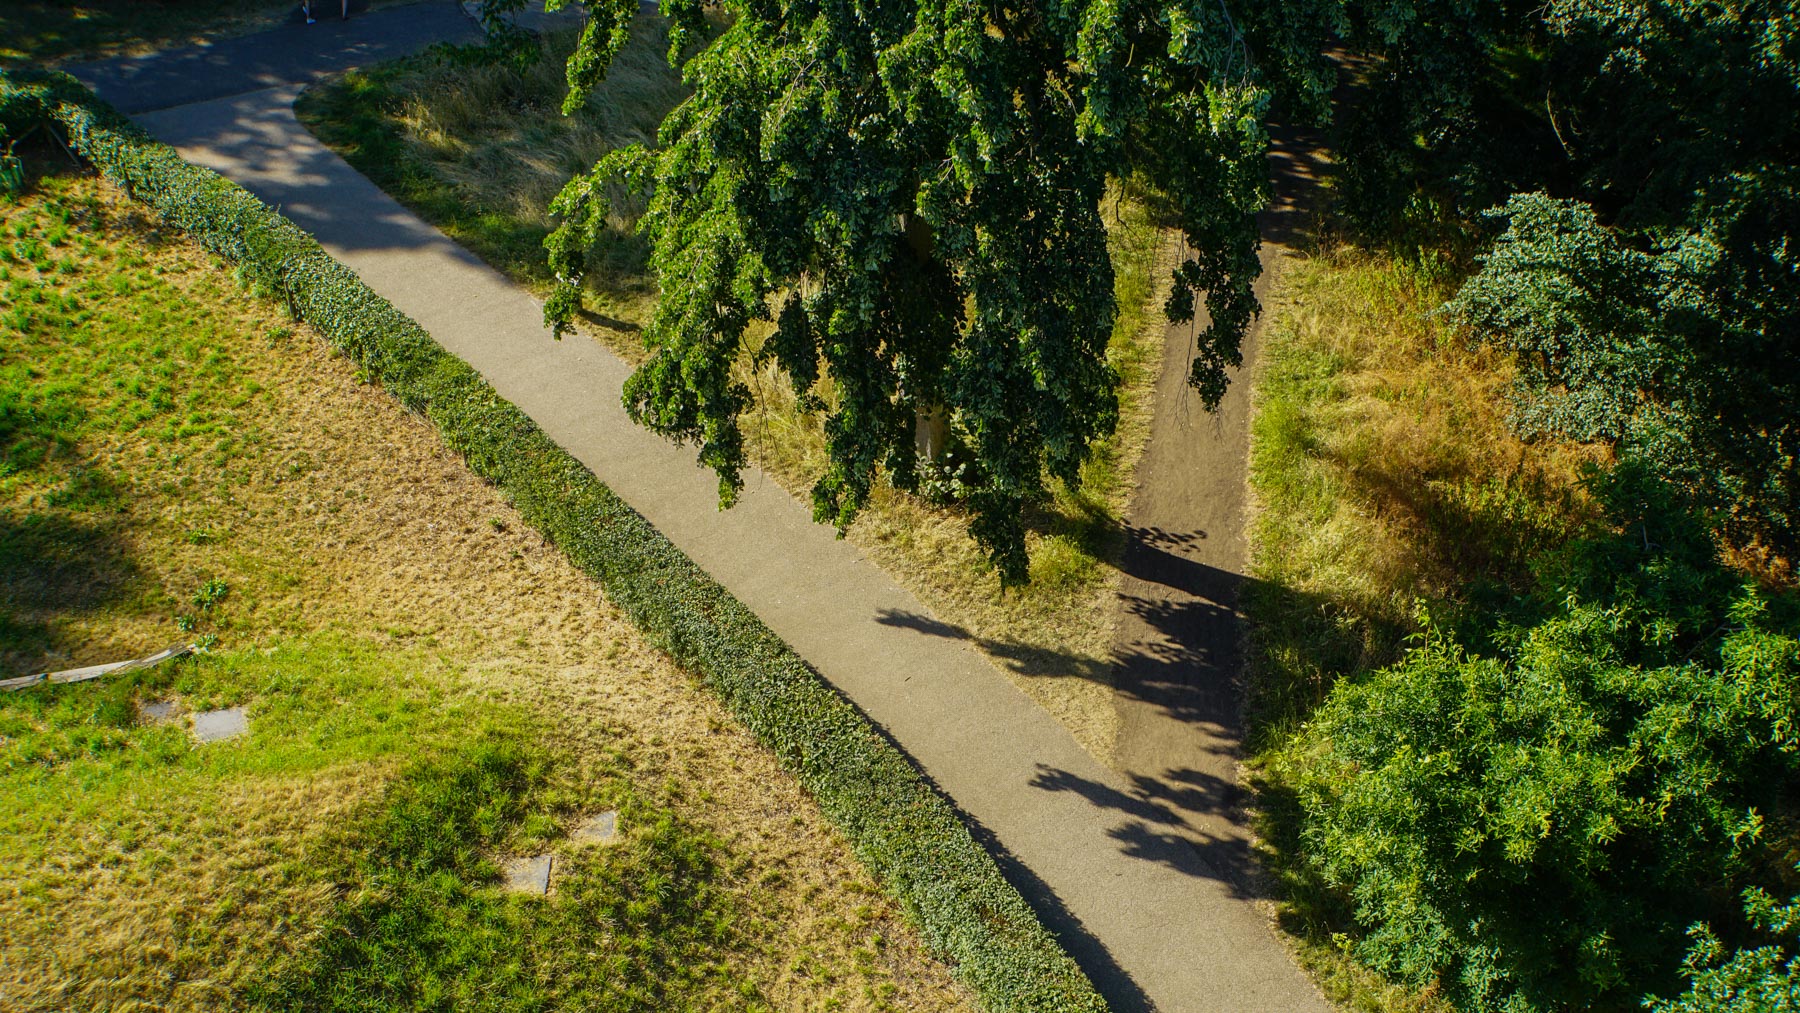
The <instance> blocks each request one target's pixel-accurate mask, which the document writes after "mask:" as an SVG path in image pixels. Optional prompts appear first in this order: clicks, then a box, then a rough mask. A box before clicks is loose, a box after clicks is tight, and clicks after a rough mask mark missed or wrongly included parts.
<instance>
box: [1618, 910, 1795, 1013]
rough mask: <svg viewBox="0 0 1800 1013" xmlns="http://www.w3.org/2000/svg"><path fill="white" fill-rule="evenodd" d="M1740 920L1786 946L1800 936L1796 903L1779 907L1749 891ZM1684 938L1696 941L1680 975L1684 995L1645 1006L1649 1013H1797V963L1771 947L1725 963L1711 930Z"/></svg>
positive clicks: (1703, 929) (1785, 952) (1735, 956)
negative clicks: (1684, 984) (1684, 982)
mask: <svg viewBox="0 0 1800 1013" xmlns="http://www.w3.org/2000/svg"><path fill="white" fill-rule="evenodd" d="M1744 920H1745V921H1746V922H1748V923H1750V925H1751V926H1753V927H1754V928H1755V929H1756V930H1757V931H1759V932H1765V933H1769V934H1771V935H1774V936H1776V937H1779V938H1780V939H1781V940H1782V942H1784V943H1786V942H1787V941H1788V940H1791V939H1793V938H1794V936H1795V935H1796V930H1800V897H1796V898H1794V899H1793V900H1791V901H1789V902H1788V903H1786V904H1777V903H1776V902H1775V898H1773V897H1771V896H1769V894H1768V893H1767V892H1766V891H1763V890H1759V889H1756V888H1754V887H1753V888H1751V889H1749V890H1746V891H1744ZM1688 934H1689V935H1690V936H1692V937H1693V940H1694V945H1693V947H1692V948H1690V949H1689V950H1688V955H1687V961H1686V964H1685V966H1684V967H1683V969H1682V973H1683V974H1684V975H1685V976H1686V977H1687V979H1688V982H1689V984H1688V990H1687V991H1686V992H1684V993H1682V994H1681V995H1679V996H1677V997H1676V998H1674V999H1654V1000H1648V1001H1646V1002H1645V1006H1646V1007H1647V1008H1648V1009H1649V1010H1650V1011H1651V1013H1800V957H1795V956H1794V955H1793V954H1792V952H1791V951H1790V950H1788V949H1784V948H1783V947H1781V946H1776V945H1770V946H1754V947H1748V948H1742V949H1739V950H1737V951H1735V952H1733V953H1732V954H1731V956H1730V958H1729V959H1727V958H1726V956H1725V945H1724V944H1723V943H1721V942H1720V941H1719V937H1718V936H1716V935H1714V934H1713V932H1712V930H1711V929H1710V928H1708V927H1706V926H1704V925H1695V926H1694V927H1693V928H1692V929H1689V930H1688ZM1790 945H1791V944H1790Z"/></svg>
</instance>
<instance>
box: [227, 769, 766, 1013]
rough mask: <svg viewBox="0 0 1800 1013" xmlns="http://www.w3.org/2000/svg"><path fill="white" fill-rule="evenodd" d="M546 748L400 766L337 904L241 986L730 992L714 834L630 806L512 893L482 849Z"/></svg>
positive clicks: (386, 1004) (548, 996)
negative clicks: (599, 839) (534, 894)
mask: <svg viewBox="0 0 1800 1013" xmlns="http://www.w3.org/2000/svg"><path fill="white" fill-rule="evenodd" d="M545 763H546V759H545V758H544V757H541V756H537V755H534V754H532V753H531V752H530V751H528V750H525V749H522V748H521V747H519V746H518V745H516V744H512V743H508V742H496V743H486V744H480V745H474V746H470V747H467V748H465V749H463V750H461V751H460V752H459V753H457V754H455V755H452V756H450V757H447V758H443V759H436V760H431V761H427V762H424V763H419V764H415V765H414V767H413V768H412V769H411V770H409V771H407V772H406V773H404V774H403V775H401V777H400V779H399V780H398V781H397V783H396V784H395V785H394V787H392V788H390V789H389V790H388V792H387V794H386V798H385V799H384V800H383V802H382V804H381V806H380V807H379V808H378V810H377V812H376V813H375V814H374V816H373V818H372V820H371V821H370V822H369V824H368V825H367V827H366V828H364V829H361V830H359V831H356V832H354V833H352V834H351V840H350V841H349V843H350V845H351V846H352V847H353V849H354V851H355V854H356V858H355V861H354V863H353V867H352V868H349V869H346V870H344V871H345V873H346V874H347V876H348V878H349V880H350V885H349V889H348V892H347V893H346V896H345V899H344V901H343V902H342V903H341V904H340V905H339V907H338V909H337V910H336V911H335V912H334V913H333V914H332V915H331V917H330V918H329V919H328V921H327V922H326V924H325V925H324V926H323V927H322V929H321V930H320V932H319V934H318V936H317V937H316V941H315V942H314V943H313V944H312V945H311V946H310V947H309V948H308V949H306V950H304V951H303V952H302V953H300V954H299V955H298V956H296V957H295V958H294V959H292V960H291V961H289V962H288V963H287V964H286V965H285V966H284V967H283V968H282V969H281V971H280V972H279V973H278V974H277V975H275V976H274V977H273V978H272V979H271V980H270V981H269V982H267V983H265V984H263V985H262V986H260V987H258V988H256V989H254V990H253V992H252V996H251V1000H252V1002H253V1004H254V1005H256V1006H257V1007H259V1008H265V1009H270V1010H320V1011H345V1013H349V1011H356V1010H364V1011H369V1013H387V1011H399V1010H450V1009H475V1008H479V1009H484V1010H495V1011H506V1010H520V1011H525V1010H561V1009H568V1010H574V1009H580V1010H594V1011H619V1013H623V1011H628V1010H648V1009H675V1008H684V1007H685V1005H686V1004H685V1003H684V1001H683V1000H685V999H689V998H691V997H692V996H693V995H695V994H704V993H705V992H707V991H711V992H713V993H715V994H716V993H717V992H719V991H730V992H733V993H735V998H736V999H738V1000H742V1001H743V1005H742V1008H744V1009H757V1008H766V1007H765V1006H763V1005H762V1004H760V1003H759V1002H757V1001H755V996H754V991H753V990H752V991H748V992H745V991H741V990H739V989H731V988H730V984H731V983H730V982H729V981H727V980H725V972H724V963H723V962H722V961H721V960H720V959H719V957H720V956H721V954H722V953H724V951H726V950H728V949H729V948H730V947H732V946H733V945H735V940H734V938H733V934H732V931H731V921H730V918H729V912H730V910H731V907H730V901H729V897H728V896H727V895H726V893H725V891H724V888H723V885H722V882H721V880H722V878H723V877H722V875H721V872H720V869H719V867H718V863H717V861H716V858H715V853H716V850H717V849H716V845H714V844H713V843H712V842H711V841H710V840H709V839H708V838H706V837H705V836H704V835H701V834H698V833H696V832H695V831H693V830H691V829H689V828H686V827H683V826H682V825H680V824H679V823H678V822H677V821H676V820H675V819H674V818H673V817H671V816H669V815H668V814H666V813H657V814H651V813H649V812H643V813H642V814H641V816H640V813H638V812H633V813H631V815H632V816H640V818H639V819H633V820H631V821H630V822H631V823H632V826H633V829H632V830H631V831H630V833H628V834H627V836H626V837H625V838H624V839H623V840H622V841H620V842H619V843H618V844H616V845H614V846H611V847H608V848H606V849H604V850H603V851H598V852H596V851H588V852H584V853H581V854H579V855H576V856H572V857H567V858H564V859H562V860H561V861H559V862H558V866H557V868H558V871H557V874H556V892H555V894H554V895H553V896H551V897H549V898H546V899H542V900H538V899H523V898H512V897H508V896H505V895H503V894H502V893H500V892H499V890H498V889H497V885H496V884H497V877H498V870H497V869H496V868H495V866H494V864H493V862H492V861H491V860H490V858H489V856H491V855H492V854H494V853H495V852H496V851H497V850H499V849H501V848H503V847H504V846H505V845H506V844H508V843H509V835H510V834H511V833H512V832H513V831H514V829H515V828H516V827H517V826H518V824H520V823H521V821H523V820H524V819H525V817H526V816H528V815H529V814H530V813H531V810H532V809H533V808H534V805H533V803H534V801H536V799H535V798H534V795H535V794H536V793H537V792H539V791H540V790H541V788H542V786H543V785H542V782H543V779H544V765H545Z"/></svg>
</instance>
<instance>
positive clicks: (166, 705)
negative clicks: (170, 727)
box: [137, 700, 181, 725]
mask: <svg viewBox="0 0 1800 1013" xmlns="http://www.w3.org/2000/svg"><path fill="white" fill-rule="evenodd" d="M180 707H181V705H180V704H178V703H176V702H175V701H173V700H152V701H150V702H149V703H139V704H138V706H137V712H138V720H139V721H140V722H142V723H144V724H147V725H160V724H163V723H164V722H167V721H172V720H174V719H175V715H176V713H177V711H179V709H180Z"/></svg>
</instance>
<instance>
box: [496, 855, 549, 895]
mask: <svg viewBox="0 0 1800 1013" xmlns="http://www.w3.org/2000/svg"><path fill="white" fill-rule="evenodd" d="M500 873H501V875H503V876H505V877H506V889H507V890H508V891H509V892H512V893H529V894H533V895H535V896H538V897H542V896H543V895H545V894H547V893H549V892H550V856H549V855H529V856H527V857H524V858H508V859H504V860H502V861H501V863H500Z"/></svg>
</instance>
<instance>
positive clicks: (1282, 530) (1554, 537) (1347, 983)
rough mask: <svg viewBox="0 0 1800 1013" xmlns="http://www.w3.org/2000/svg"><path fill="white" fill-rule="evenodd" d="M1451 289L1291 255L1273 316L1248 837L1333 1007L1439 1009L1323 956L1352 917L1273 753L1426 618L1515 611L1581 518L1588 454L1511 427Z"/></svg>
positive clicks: (1251, 589) (1502, 374) (1262, 369)
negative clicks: (1460, 330)
mask: <svg viewBox="0 0 1800 1013" xmlns="http://www.w3.org/2000/svg"><path fill="white" fill-rule="evenodd" d="M1455 280H1456V279H1455V276H1454V274H1453V273H1452V272H1451V271H1448V270H1446V269H1444V268H1442V267H1440V266H1437V265H1434V264H1432V263H1430V262H1416V261H1401V260H1396V259H1393V258H1391V257H1388V256H1385V255H1381V254H1376V253H1369V252H1364V251H1359V250H1356V249H1352V248H1333V249H1327V250H1325V251H1323V252H1319V253H1316V254H1315V255H1313V256H1312V257H1310V258H1306V259H1300V260H1298V261H1297V262H1295V263H1293V264H1292V265H1291V266H1289V267H1288V268H1287V269H1286V271H1285V272H1284V273H1283V275H1282V276H1281V277H1280V278H1279V279H1278V281H1277V284H1276V287H1275V290H1274V292H1273V293H1272V296H1271V298H1270V300H1269V302H1270V305H1269V307H1268V310H1267V312H1268V318H1267V322H1266V325H1265V326H1266V331H1265V332H1264V342H1263V350H1262V358H1261V362H1260V365H1259V367H1258V372H1257V376H1256V381H1255V383H1256V385H1255V388H1254V390H1255V394H1254V403H1255V417H1254V421H1253V423H1252V435H1251V457H1250V479H1251V488H1252V492H1253V497H1254V513H1253V520H1252V523H1251V529H1250V540H1251V559H1252V561H1251V577H1252V580H1251V581H1250V583H1249V585H1248V590H1247V591H1246V594H1245V605H1244V607H1245V611H1246V613H1247V615H1248V616H1249V621H1250V626H1251V634H1250V635H1251V648H1252V649H1251V652H1250V660H1251V673H1250V679H1249V686H1250V700H1249V707H1250V716H1251V729H1250V731H1251V738H1252V745H1253V750H1254V752H1255V753H1256V755H1257V757H1258V761H1259V762H1258V763H1256V764H1254V765H1253V767H1254V779H1255V782H1256V787H1257V790H1258V798H1259V807H1260V814H1259V819H1260V825H1259V830H1260V832H1261V833H1262V835H1263V839H1264V845H1265V853H1266V857H1267V859H1268V861H1269V865H1270V867H1271V868H1272V870H1273V871H1274V873H1275V874H1276V876H1277V877H1278V878H1279V879H1280V880H1281V881H1282V883H1283V885H1284V887H1285V889H1284V891H1283V892H1284V903H1283V908H1282V914H1281V919H1280V920H1281V924H1282V925H1283V926H1284V927H1285V928H1286V929H1287V930H1288V931H1289V932H1290V933H1291V935H1290V939H1291V941H1292V942H1293V943H1294V945H1295V948H1296V952H1297V955H1298V956H1299V958H1300V959H1301V961H1302V963H1304V964H1305V965H1306V966H1307V967H1308V968H1309V969H1310V970H1311V971H1312V972H1313V973H1314V976H1315V978H1316V980H1318V981H1319V983H1320V985H1321V986H1322V987H1323V988H1324V989H1325V991H1326V993H1327V994H1328V995H1330V996H1331V997H1332V998H1334V999H1336V1000H1338V1001H1340V1002H1342V1003H1344V1004H1345V1005H1346V1006H1347V1007H1349V1008H1351V1009H1356V1010H1367V1011H1417V1013H1428V1011H1429V1013H1436V1011H1442V1010H1446V1009H1447V1007H1446V1006H1444V1004H1443V1003H1442V1002H1441V1000H1439V999H1437V998H1436V997H1435V996H1434V995H1432V994H1429V993H1427V994H1419V993H1416V992H1413V991H1410V990H1407V989H1404V988H1400V987H1397V986H1392V985H1389V984H1386V983H1384V982H1382V981H1381V980H1380V979H1379V978H1378V977H1377V976H1376V975H1374V974H1372V973H1371V972H1368V971H1367V970H1365V969H1363V968H1361V967H1360V966H1359V965H1357V964H1356V963H1355V962H1354V961H1353V960H1352V959H1351V958H1350V957H1349V956H1348V955H1347V953H1345V952H1344V950H1343V949H1342V948H1341V947H1340V946H1339V945H1338V944H1337V943H1336V942H1334V938H1341V937H1335V936H1334V934H1335V933H1337V932H1340V931H1342V930H1344V929H1345V928H1347V926H1348V924H1349V923H1348V918H1347V915H1348V912H1347V911H1346V910H1345V909H1344V908H1343V907H1341V906H1340V904H1339V903H1338V899H1337V898H1335V897H1334V896H1333V895H1331V894H1330V893H1329V892H1328V891H1326V890H1324V889H1323V888H1321V887H1320V885H1319V884H1318V883H1316V882H1315V881H1314V880H1313V879H1312V878H1311V876H1310V875H1309V873H1308V870H1307V868H1306V864H1305V858H1304V853H1303V847H1302V845H1301V843H1300V842H1299V841H1298V840H1297V839H1296V837H1295V830H1294V827H1295V818H1294V817H1295V813H1294V809H1293V806H1292V802H1291V799H1290V797H1289V794H1288V792H1287V791H1286V789H1285V786H1284V785H1283V783H1282V778H1281V765H1280V762H1279V756H1280V751H1281V749H1282V747H1283V745H1284V744H1285V743H1286V742H1287V741H1288V739H1289V737H1290V736H1291V735H1292V733H1293V732H1294V731H1295V730H1296V729H1297V728H1298V727H1299V725H1300V724H1301V723H1303V722H1304V721H1305V720H1306V718H1307V716H1308V715H1309V714H1310V713H1311V712H1312V710H1313V709H1314V708H1315V707H1316V706H1317V705H1318V704H1319V703H1320V702H1321V701H1322V700H1323V699H1324V697H1325V695H1326V694H1327V693H1328V692H1329V691H1330V689H1331V686H1332V685H1333V684H1335V683H1336V681H1337V680H1339V679H1346V678H1352V679H1353V678H1356V677H1358V676H1359V675H1362V674H1364V673H1367V672H1369V671H1372V670H1374V669H1376V668H1379V667H1382V666H1384V665H1387V664H1389V663H1391V662H1393V661H1395V660H1396V659H1397V658H1398V656H1399V653H1400V651H1401V650H1403V649H1404V646H1405V643H1406V638H1407V636H1408V635H1409V634H1410V633H1412V632H1413V631H1414V630H1415V629H1416V617H1417V615H1418V609H1419V608H1420V607H1421V606H1423V607H1426V608H1429V609H1431V610H1433V611H1434V612H1435V613H1436V614H1438V615H1442V616H1447V617H1450V618H1452V619H1454V618H1455V617H1456V616H1457V615H1459V614H1475V613H1477V612H1479V611H1482V610H1484V609H1486V608H1488V607H1491V606H1493V605H1496V604H1498V603H1501V602H1503V601H1505V600H1506V598H1507V596H1508V595H1510V593H1511V592H1512V591H1514V590H1516V589H1519V588H1521V587H1523V585H1524V582H1525V581H1527V580H1528V579H1529V573H1528V564H1529V561H1530V560H1531V558H1532V557H1533V556H1534V555H1535V554H1537V553H1538V552H1540V551H1542V550H1544V549H1546V548H1550V547H1552V546H1554V545H1556V544H1558V543H1560V542H1561V541H1563V540H1565V539H1566V538H1568V537H1569V536H1570V535H1571V534H1573V533H1574V532H1575V531H1576V530H1578V529H1579V528H1580V527H1581V526H1582V525H1583V523H1584V522H1585V521H1586V520H1588V519H1589V518H1590V517H1591V516H1592V509H1591V506H1590V504H1589V503H1588V502H1587V501H1586V500H1585V498H1584V496H1583V495H1582V493H1581V490H1580V488H1579V486H1578V480H1579V477H1580V474H1581V471H1582V466H1583V465H1584V464H1585V463H1587V462H1591V461H1594V460H1596V459H1597V457H1596V454H1597V452H1596V451H1594V450H1593V449H1591V448H1584V447H1579V446H1575V445H1571V444H1561V443H1535V444H1530V443H1525V442H1522V441H1520V440H1519V439H1518V438H1517V437H1515V436H1514V435H1513V434H1512V433H1511V432H1510V431H1509V430H1508V428H1507V424H1506V411H1507V409H1506V404H1505V400H1506V391H1507V388H1508V386H1509V384H1510V377H1511V372H1510V367H1509V365H1508V363H1507V362H1506V360H1505V359H1504V358H1503V357H1500V356H1498V355H1495V354H1493V353H1491V352H1487V351H1482V350H1479V349H1475V348H1472V347H1470V345H1469V344H1468V343H1466V342H1465V341H1464V340H1463V339H1462V337H1461V336H1460V335H1458V334H1457V333H1456V332H1455V331H1454V329H1452V327H1451V326H1450V325H1449V323H1448V321H1446V320H1445V319H1444V318H1442V317H1441V316H1437V315H1435V314H1434V311H1435V310H1436V309H1437V307H1438V306H1440V305H1442V303H1443V302H1444V300H1445V299H1447V298H1448V297H1449V296H1450V294H1452V292H1453V291H1454V287H1455Z"/></svg>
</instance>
